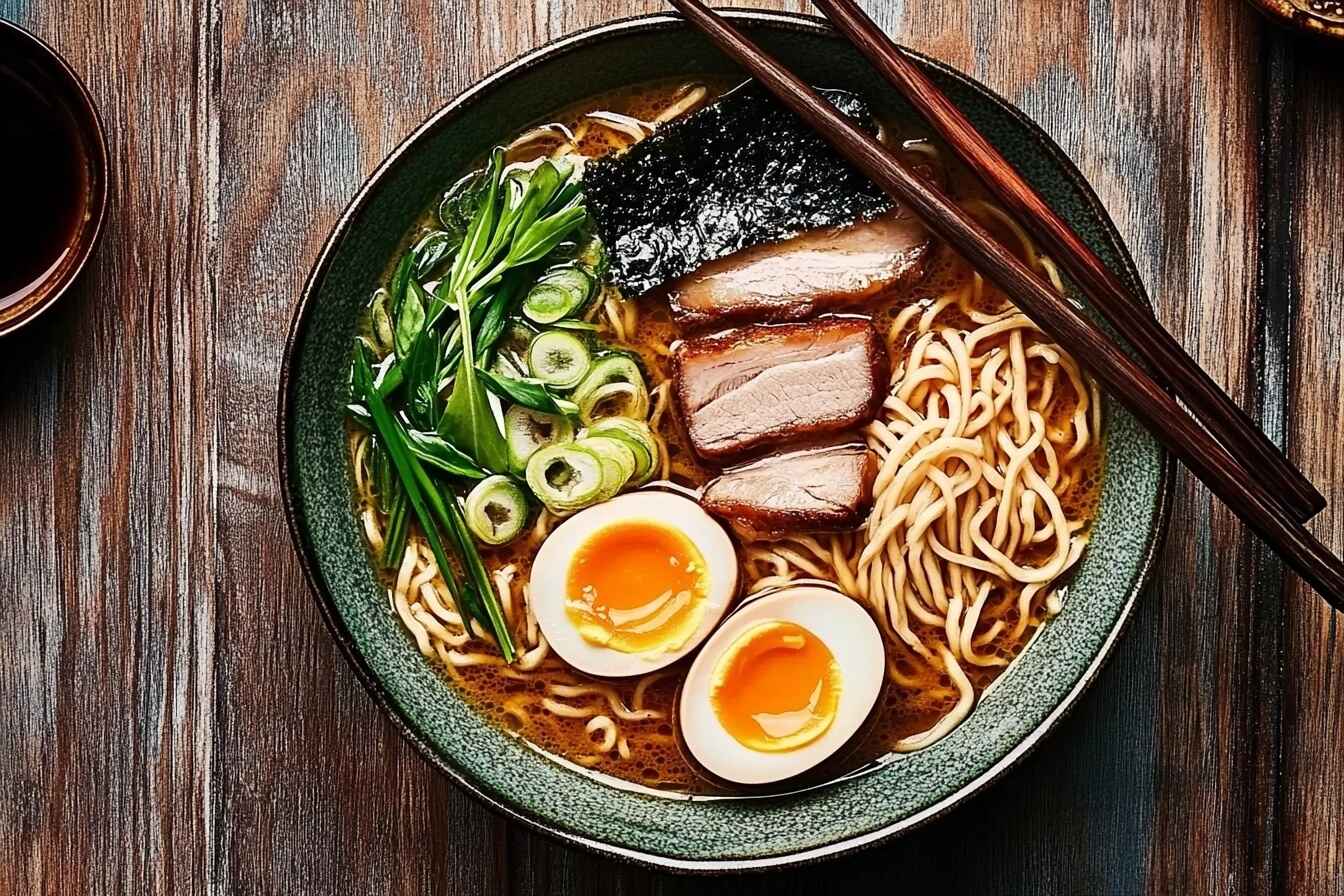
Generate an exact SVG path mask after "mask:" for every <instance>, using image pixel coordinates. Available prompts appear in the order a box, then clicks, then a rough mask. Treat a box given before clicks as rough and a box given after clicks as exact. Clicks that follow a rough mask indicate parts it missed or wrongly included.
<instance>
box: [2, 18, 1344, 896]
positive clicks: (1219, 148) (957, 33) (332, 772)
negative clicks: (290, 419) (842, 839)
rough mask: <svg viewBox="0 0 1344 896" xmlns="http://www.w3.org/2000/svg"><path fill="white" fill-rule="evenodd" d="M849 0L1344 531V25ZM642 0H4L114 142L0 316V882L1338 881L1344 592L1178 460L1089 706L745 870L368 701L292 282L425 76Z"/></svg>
mask: <svg viewBox="0 0 1344 896" xmlns="http://www.w3.org/2000/svg"><path fill="white" fill-rule="evenodd" d="M752 5H760V6H767V5H768V6H771V7H774V8H783V9H794V10H802V9H805V8H806V4H805V3H803V2H798V0H791V2H779V3H769V4H767V3H759V4H752ZM866 6H867V7H868V8H869V9H870V10H871V11H872V12H873V13H874V14H875V16H876V17H877V19H878V20H879V21H880V23H881V24H882V25H883V26H884V27H885V28H886V29H887V30H888V31H889V32H890V33H892V34H894V35H895V36H896V37H897V38H898V39H899V40H900V41H901V42H903V43H906V44H908V45H910V46H913V47H916V48H918V49H920V50H923V51H925V52H927V53H930V54H932V55H934V56H936V57H938V58H941V59H943V60H946V61H947V62H949V63H951V64H952V65H954V66H956V67H958V68H960V69H962V70H964V71H967V72H969V73H971V74H973V75H974V76H975V77H977V78H979V79H981V80H982V81H984V82H985V83H986V84H988V85H989V86H990V87H991V88H993V89H995V90H997V91H998V92H1000V93H1002V94H1003V95H1005V96H1006V97H1008V98H1009V99H1010V100H1012V101H1013V102H1015V103H1017V104H1018V105H1020V106H1021V107H1022V108H1023V109H1024V110H1025V111H1026V112H1027V113H1028V114H1029V115H1031V116H1032V117H1033V118H1035V119H1036V120H1037V121H1039V122H1040V123H1041V124H1042V125H1043V126H1044V127H1045V129H1046V130H1047V131H1049V132H1050V133H1051V134H1052V135H1053V136H1054V138H1055V139H1056V140H1057V141H1058V142H1059V143H1060V144H1061V145H1062V146H1063V147H1064V149H1065V151H1066V152H1068V153H1069V155H1071V156H1072V157H1073V158H1074V159H1075V160H1076V161H1077V163H1078V165H1079V166H1080V167H1081V169H1082V170H1083V172H1084V174H1085V175H1086V176H1087V177H1088V178H1089V179H1090V180H1091V182H1092V183H1093V185H1094V186H1095V187H1096V189H1097V191H1098V192H1099V193H1100V195H1101V198H1102V200H1103V202H1104V203H1105V205H1106V207H1107V208H1108V209H1109V210H1110V213H1111V215H1112V216H1113V217H1114V218H1115V220H1116V222H1117V224H1118V225H1119V229H1120V232H1121V233H1122V234H1123V235H1124V237H1125V239H1126V240H1127V241H1128V243H1129V245H1130V247H1131V249H1132V251H1133V254H1134V257H1135V258H1136V259H1137V261H1138V264H1139V269H1140V271H1141V272H1142V274H1143V278H1144V281H1145V282H1146V283H1147V285H1148V288H1149V291H1150V292H1151V293H1152V295H1153V298H1154V300H1155V301H1156V304H1157V307H1158V311H1159V314H1160V316H1161V318H1162V320H1163V321H1164V322H1165V323H1166V324H1167V326H1168V327H1170V328H1171V330H1172V331H1173V332H1174V333H1175V334H1176V335H1177V337H1178V338H1179V339H1180V340H1181V341H1182V342H1183V343H1184V344H1185V345H1187V346H1188V347H1189V348H1190V349H1191V350H1192V351H1193V352H1194V354H1195V355H1196V357H1197V358H1198V359H1199V360H1200V361H1201V362H1202V363H1203V364H1204V365H1205V366H1206V367H1207V368H1208V369H1209V370H1211V371H1212V373H1213V374H1214V376H1215V377H1216V378H1217V379H1218V380H1220V381H1221V382H1222V383H1224V384H1225V385H1226V386H1227V388H1229V389H1230V390H1231V392H1232V394H1233V395H1235V396H1237V398H1238V399H1239V400H1240V401H1242V402H1243V403H1244V404H1245V405H1246V406H1247V407H1248V408H1250V409H1252V411H1253V412H1254V414H1255V415H1256V416H1257V417H1258V418H1259V419H1260V420H1261V421H1262V422H1263V423H1264V425H1265V426H1266V427H1267V428H1268V429H1269V431H1270V432H1271V433H1273V434H1274V435H1275V436H1276V437H1277V438H1279V439H1282V440H1284V441H1286V443H1287V444H1288V446H1289V448H1290V450H1291V452H1292V454H1293V456H1294V457H1295V459H1296V460H1297V461H1298V462H1299V463H1300V464H1301V465H1303V466H1304V468H1305V469H1306V470H1307V472H1308V473H1309V474H1310V475H1311V476H1312V478H1313V479H1314V480H1315V482H1316V483H1317V484H1318V486H1320V487H1321V489H1322V490H1323V491H1324V492H1325V493H1326V495H1327V497H1329V498H1330V499H1331V500H1332V502H1333V503H1334V504H1335V505H1336V509H1335V510H1333V511H1327V512H1326V513H1325V514H1323V515H1322V516H1321V517H1320V518H1319V519H1317V521H1316V522H1315V525H1314V527H1315V530H1316V531H1317V533H1318V534H1319V535H1321V536H1322V537H1323V538H1324V539H1325V541H1326V542H1327V543H1332V544H1333V547H1334V548H1335V549H1336V550H1340V549H1344V430H1342V428H1341V423H1340V415H1341V414H1342V413H1344V379H1342V378H1341V372H1340V371H1341V357H1340V355H1341V351H1340V340H1341V337H1344V303H1341V295H1342V294H1344V224H1341V219H1340V213H1339V195H1340V191H1341V186H1342V184H1341V181H1342V180H1344V100H1341V97H1344V46H1341V45H1338V44H1337V45H1334V46H1328V45H1318V44H1311V43H1308V42H1305V41H1302V40H1299V39H1297V38H1295V37H1292V36H1290V35H1287V34H1284V33H1282V32H1279V31H1277V30H1275V29H1273V28H1271V27H1269V26H1268V25H1267V24H1266V23H1265V22H1263V21H1262V20H1260V19H1259V18H1257V17H1256V15H1255V14H1254V13H1252V12H1251V11H1250V10H1249V9H1248V8H1247V7H1246V6H1244V5H1243V4H1242V3H1240V2H1234V0H1199V2H1187V3H1132V2H1120V3H1111V2H1104V0H1096V2H1092V3H1083V2H1078V0H937V2H925V3H915V2H906V0H885V2H883V0H866ZM657 9H659V3H657V2H654V0H639V2H626V0H563V2H562V0H555V2H547V0H533V2H524V0H477V2H470V3H465V2H460V0H449V2H447V3H444V2H431V0H423V2H411V0H404V2H401V0H367V2H354V0H343V2H340V3H337V2H331V0H293V2H276V3H247V2H243V0H157V2H154V3H131V2H126V0H119V2H118V0H108V2H103V3H97V4H95V3H91V2H74V0H64V2H60V0H58V2H52V3H39V2H33V3H28V2H25V0H0V16H3V17H5V18H9V19H13V20H16V21H18V22H20V23H21V24H23V25H25V26H27V27H29V28H31V29H33V30H34V31H35V32H36V33H38V34H39V35H41V36H42V37H44V38H46V39H47V40H48V41H50V42H51V43H52V44H54V45H55V46H56V47H57V48H58V49H59V50H60V51H61V52H62V53H64V54H65V55H66V56H67V57H68V58H69V59H70V61H71V62H72V63H73V65H74V67H75V68H76V69H77V70H79V71H80V72H82V73H83V74H84V75H85V76H86V78H87V79H88V82H89V85H90V87H91V89H92V91H93V93H94V96H95V97H96V98H97V100H98V102H99V103H100V105H101V108H102V111H103V114H104V115H105V117H106V120H107V124H108V127H109V129H110V138H111V145H112V154H113V163H112V168H111V174H112V178H113V182H114V191H113V196H114V198H113V207H112V212H111V217H110V221H109V225H110V226H109V227H108V229H107V233H106V238H105V239H104V241H103V244H102V248H101V251H100V254H99V256H98V259H97V263H96V264H94V265H93V266H92V270H91V271H90V273H89V274H88V276H86V278H85V279H84V281H83V282H82V284H81V285H80V287H79V288H78V289H77V290H76V291H75V292H74V293H73V294H72V295H71V296H69V297H68V298H67V300H65V301H64V303H63V304H62V305H61V306H60V307H59V309H57V310H56V311H55V312H54V313H53V314H51V315H50V316H49V317H48V318H47V319H45V320H44V321H43V322H41V323H39V324H38V325H36V326H33V327H31V328H29V329H27V330H25V331H22V332H21V333H19V334H18V335H16V336H13V337H10V338H8V339H6V340H4V341H3V342H0V383H3V386H0V477H2V478H3V480H4V482H5V487H4V488H3V490H0V585H3V593H4V596H5V598H6V599H7V600H6V608H5V609H4V610H3V611H0V657H2V658H3V659H2V661H0V894H4V896H9V894H29V893H46V894H54V893H128V894H148V893H169V894H178V893H184V894H188V893H211V894H224V893H257V894H270V893H280V894H308V893H340V894H347V893H379V894H384V893H451V894H473V893H499V892H509V893H528V894H532V893H538V894H580V893H582V894H587V893H617V892H620V893H639V894H642V893H653V892H658V893H664V892H667V893H681V892H685V893H701V892H724V893H729V892H732V893H738V892H748V893H754V892H761V893H764V892H772V893H775V892H780V893H799V894H802V893H809V894H814V893H817V892H822V891H823V888H824V891H825V892H843V891H845V890H847V889H850V888H853V889H854V891H855V892H864V893H888V892H902V891H907V892H913V888H914V886H915V885H916V884H918V883H920V882H923V883H924V886H921V887H920V892H946V893H956V892H963V891H964V892H971V893H977V894H989V893H1023V892H1060V893H1063V892H1086V893H1103V892H1106V893H1136V892H1141V891H1149V892H1154V893H1173V892H1191V893H1219V894H1224V893H1268V892H1275V891H1278V892H1284V893H1324V892H1328V891H1333V892H1344V811H1341V806H1342V804H1344V761H1342V760H1341V758H1340V757H1341V752H1342V751H1344V709H1341V700H1340V684H1339V670H1340V668H1341V666H1342V665H1344V643H1341V642H1340V639H1338V638H1337V624H1338V621H1339V619H1338V617H1337V616H1335V615H1334V614H1332V613H1331V612H1330V611H1329V610H1328V609H1326V608H1325V606H1324V605H1323V604H1322V603H1321V602H1320V601H1318V600H1317V599H1315V598H1314V597H1313V596H1312V595H1311V594H1309V593H1307V592H1306V591H1305V589H1304V588H1303V587H1302V586H1301V585H1300V584H1299V583H1298V582H1297V581H1296V580H1294V579H1293V578H1292V577H1291V576H1289V575H1286V574H1285V573H1284V571H1283V569H1282V567H1281V566H1280V564H1279V563H1278V562H1277V561H1276V560H1275V559H1274V558H1273V557H1272V556H1270V555H1268V554H1267V553H1266V552H1265V551H1263V550H1262V549H1261V548H1260V547H1259V545H1258V544H1257V543H1256V542H1255V540H1254V539H1253V538H1251V537H1249V536H1248V535H1247V533H1246V531H1245V530H1244V528H1243V527H1242V526H1241V525H1239V524H1238V523H1236V522H1235V521H1234V520H1233V519H1232V518H1231V516H1230V514H1229V513H1228V512H1227V511H1226V510H1224V509H1223V508H1222V507H1221V506H1220V505H1218V504H1217V503H1216V502H1215V501H1213V500H1211V499H1210V497H1209V496H1208V494H1207V492H1206V491H1205V490H1204V489H1203V488H1201V487H1199V486H1198V485H1197V484H1195V483H1194V482H1192V481H1191V479H1190V478H1189V477H1187V476H1184V475H1183V476H1182V477H1181V478H1180V480H1179V482H1178V485H1177V494H1176V499H1175V511H1174V514H1173V518H1172V522H1171V530H1170V536H1169V538H1168V543H1167V546H1166V550H1165V554H1164V556H1163V560H1162V563H1161V567H1160V569H1159V570H1158V572H1157V574H1156V575H1155V576H1154V585H1153V587H1151V588H1150V589H1149V590H1148V593H1146V594H1145V595H1144V596H1143V598H1142V599H1141V601H1140V604H1139V607H1138V611H1137V618H1136V621H1135V622H1134V623H1133V624H1132V626H1131V627H1130V629H1129V631H1128V633H1127V634H1126V636H1125V637H1124V638H1123V640H1122V642H1121V643H1120V645H1119V646H1118V648H1117V649H1116V651H1115V654H1114V656H1113V658H1112V659H1111V661H1110V663H1109V665H1108V667H1107V668H1106V670H1105V672H1104V673H1103V674H1102V676H1101V680H1100V681H1099V682H1097V684H1096V685H1095V686H1094V687H1093V688H1092V690H1091V692H1090V693H1089V694H1088V696H1087V697H1086V698H1085V699H1084V700H1083V701H1082V703H1081V705H1080V706H1079V708H1078V709H1077V710H1076V711H1075V712H1074V713H1073V714H1072V715H1071V716H1070V717H1069V718H1068V719H1067V720H1066V721H1065V722H1064V723H1063V724H1062V725H1061V726H1060V727H1059V729H1058V730H1057V731H1056V732H1055V733H1054V734H1052V735H1051V736H1050V737H1049V738H1048V739H1047V741H1046V742H1045V743H1044V745H1043V746H1041V747H1040V749H1038V750H1037V751H1036V752H1035V753H1034V754H1033V755H1032V756H1031V757H1030V758H1028V759H1027V760H1026V761H1025V762H1023V763H1022V764H1021V766H1019V767H1018V768H1017V769H1016V770H1015V771H1014V772H1012V773H1011V774H1010V775H1008V776H1007V777H1006V778H1005V779H1004V780H1002V781H1001V782H999V783H998V784H996V785H994V786H993V787H992V788H991V789H990V790H989V791H988V792H986V793H984V794H982V795H981V796H979V797H977V798H975V799H973V800H971V801H970V802H969V803H967V804H966V805H964V806H962V807H961V808H959V809H957V810H955V811H954V812H952V813H951V814H950V815H948V816H947V817H946V818H944V819H941V820H939V821H937V822H935V823H932V824H930V825H928V826H927V827H925V828H923V829H922V830H920V831H918V832H916V833H915V834H913V835H911V836H909V837H906V838H905V839H903V840H900V841H897V842H894V843H890V844H887V845H883V846H880V847H878V848H875V849H872V850H869V851H867V852H864V853H862V854H860V855H857V856H855V857H851V858H847V859H843V860H840V861H836V862H834V863H830V864H825V865H822V866H819V867H812V868H808V869H804V870H801V871H794V872H788V873H785V874H775V875H770V876H755V877H749V878H746V879H727V880H693V879H685V878H676V877H670V876H661V875H656V874H651V873H648V872H645V871H641V870H637V869H633V868H630V867H626V866H623V865H620V864H617V863H614V862H610V861H606V860H600V859H596V858H593V857H591V856H589V855H586V854H582V853H577V852H574V851H572V850H570V849H567V848H562V847H560V846H558V845H556V844H555V843H552V842H550V841H548V840H546V839H543V838H540V837H537V836H535V835H532V834H530V833H527V832H525V831H524V830H522V829H521V828H519V827H518V826H517V825H514V824H509V823H505V822H504V821H502V820H501V819H499V818H497V817H495V816H494V815H492V814H491V813H490V812H488V811H486V810H485V809H484V808H482V807H481V806H480V805H478V804H477V803H476V802H474V801H473V800H472V799H470V798H468V797H467V796H466V795H464V794H463V793H461V792H459V791H458V790H457V789H455V788H454V787H453V786H452V785H450V784H449V783H448V782H447V781H446V780H444V779H443V778H441V777H440V776H438V775H437V774H436V773H435V772H433V771H432V770H431V768H430V767H429V766H428V765H427V764H426V763H425V762H424V761H423V760H422V759H421V758H420V757H419V756H418V755H417V754H416V753H415V752H414V751H413V750H412V749H411V748H410V747H409V746H408V745H407V744H405V743H404V742H403V741H402V740H401V739H400V738H399V737H398V736H397V735H396V733H395V732H394V731H393V729H392V726H391V725H390V724H388V722H387V721H385V720H384V718H383V717H382V716H381V715H380V713H379V712H378V710H377V709H376V708H375V707H374V704H373V702H372V700H370V698H369V697H368V696H367V695H366V694H365V692H364V691H363V689H362V688H361V687H360V685H359V683H358V682H357V681H356V679H355V676H354V675H353V674H351V671H350V670H349V669H348V668H346V664H345V662H344V660H343V659H342V658H341V656H340V654H339V653H338V651H337V650H336V648H335V647H334V646H333V644H332V642H331V640H330V639H329V638H328V636H327V633H326V630H325V628H324V627H323V624H322V621H321V618H320V616H319V613H318V610H317V607H316V605H315V603H314V601H313V599H312V598H311V597H310V595H309V593H308V591H307V588H306V586H305V584H304V582H303V579H302V578H301V576H300V573H299V567H298V564H297V562H296V560H295V555H294V552H293V549H292V548H291V546H290V540H289V535H288V532H287V531H286V526H285V521H284V516H283V514H282V512H281V505H280V497H279V484H278V482H277V473H276V468H275V461H274V456H275V450H274V446H275V432H274V415H275V401H276V383H277V375H278V371H279V367H280V355H281V347H282V342H283V339H284V335H285V332H286V328H287V326H288V323H289V316H290V312H291V309H292V307H293V305H294V302H295V300H296V298H297V295H298V291H299V288H300V284H301V282H302V280H303V278H304V276H305V275H306V273H307V271H308V267H309V265H310V263H311V261H312V259H313V256H314V254H315V253H316V251H317V248H318V246H319V244H320V243H321V241H322V239H323V237H324V236H325V234H326V232H327V229H328V227H329V226H330V225H331V223H332V222H333V220H334V219H335V217H336V215H337V214H338V212H339V211H340V210H341V208H342V207H343V205H344V204H345V202H346V199H347V198H348V197H349V196H350V194H351V193H352V192H353V191H354V189H355V188H356V187H357V186H358V185H359V183H360V182H361V181H362V179H363V178H364V177H365V175H366V174H368V172H370V171H371V170H372V169H373V168H374V166H375V165H376V164H377V163H378V162H379V161H380V160H381V159H382V158H383V156H384V155H385V154H386V153H387V152H388V151H389V150H390V149H391V148H392V147H393V146H394V145H395V144H396V143H397V142H398V141H399V140H400V139H401V138H402V137H403V136H404V135H405V134H406V133H408V132H409V131H410V130H411V129H412V128H413V127H414V126H415V125H416V124H417V123H418V122H419V121H420V120H421V119H423V118H424V117H425V116H427V115H428V114H429V113H430V112H432V111H433V110H434V109H435V108H437V107H438V106H439V105H440V104H442V103H443V102H445V101H446V100H447V99H448V98H450V97H451V96H452V95H454V94H455V93H456V92H458V91H459V90H461V89H463V88H464V87H466V86H467V85H469V84H471V83H472V82H473V81H475V80H476V79H477V78H479V77H481V76H482V75H484V74H485V73H487V72H489V71H490V70H492V69H493V68H495V67H496V66H498V65H500V64H502V63H504V62H505V61H507V60H508V59H510V58H512V57H513V56H515V55H517V54H519V53H521V52H523V51H526V50H528V49H531V48H532V47H535V46H537V45H539V44H541V43H543V42H545V41H547V40H549V39H550V38H553V37H555V36H558V35H562V34H566V33H568V32H571V31H574V30H576V29H579V28H583V27H585V26H589V25H593V24H596V23H599V22H604V21H607V20H609V19H612V18H614V17H617V16H621V15H626V14H630V13H634V12H644V11H653V10H657ZM2 112H3V110H0V114H2ZM929 887H936V888H937V889H936V890H930V889H929ZM860 888H861V889H860Z"/></svg>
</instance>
